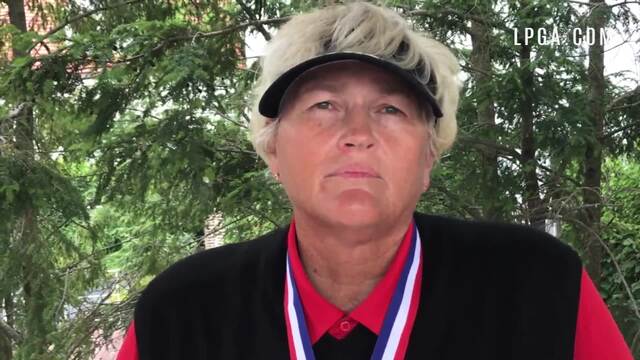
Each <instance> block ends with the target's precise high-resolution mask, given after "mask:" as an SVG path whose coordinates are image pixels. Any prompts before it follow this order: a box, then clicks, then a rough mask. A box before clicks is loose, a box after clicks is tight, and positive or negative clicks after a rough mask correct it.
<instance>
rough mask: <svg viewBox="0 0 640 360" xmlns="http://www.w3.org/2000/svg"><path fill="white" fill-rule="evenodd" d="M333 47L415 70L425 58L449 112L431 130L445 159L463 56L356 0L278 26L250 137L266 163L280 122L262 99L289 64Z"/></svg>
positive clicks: (451, 139)
mask: <svg viewBox="0 0 640 360" xmlns="http://www.w3.org/2000/svg"><path fill="white" fill-rule="evenodd" d="M403 41H404V42H405V43H406V45H408V46H407V49H406V50H407V51H406V52H405V53H404V55H403V56H402V57H400V58H398V57H395V58H392V57H393V55H394V54H395V53H396V51H397V50H398V47H399V46H400V44H401V43H402V42H403ZM327 49H329V51H332V52H333V51H355V52H363V53H367V54H372V55H376V56H378V57H382V58H384V59H386V60H388V61H391V62H393V63H395V64H396V65H398V66H400V67H401V68H404V69H407V70H413V69H415V68H416V67H417V66H418V65H419V64H420V63H421V62H422V63H423V64H426V66H424V67H422V68H423V69H424V73H423V74H420V76H421V77H422V78H423V80H425V81H424V82H426V80H428V79H429V77H430V76H435V79H436V81H437V89H436V93H435V94H434V95H435V98H436V100H437V102H438V104H439V105H440V108H441V110H442V113H443V116H442V117H441V118H438V121H437V124H436V125H435V128H434V129H430V130H431V131H430V133H431V135H430V136H429V138H430V148H431V151H432V153H433V155H434V157H435V159H436V160H437V159H439V158H440V156H441V155H442V153H443V152H444V151H446V150H448V149H449V148H450V147H451V145H453V142H454V140H455V137H456V133H457V129H458V127H457V124H456V110H457V107H458V99H459V90H460V82H459V80H458V77H457V75H458V72H459V69H460V68H459V66H458V62H457V59H456V58H455V56H454V55H453V53H452V52H451V50H449V49H448V48H447V47H446V46H445V45H443V44H442V43H440V42H438V41H436V40H434V39H433V38H431V36H430V35H428V34H427V33H418V32H415V31H413V30H412V29H411V28H410V26H409V24H408V23H407V22H406V21H405V20H404V18H402V16H400V15H399V14H398V13H396V12H395V11H393V10H391V9H389V8H386V7H384V6H376V5H373V4H369V3H366V2H361V1H356V2H351V3H348V4H344V5H332V6H329V7H325V8H321V9H317V10H314V11H311V12H308V13H304V14H299V15H296V16H293V17H292V18H291V19H290V20H289V21H288V22H287V23H286V24H284V25H282V27H281V28H280V29H279V30H278V32H277V34H276V35H275V36H274V37H273V38H272V39H271V41H270V42H269V43H268V44H267V46H266V52H265V56H263V57H262V58H261V59H260V66H261V69H262V72H261V75H260V78H259V79H258V81H257V83H256V85H255V87H254V90H253V96H254V97H253V104H252V113H251V118H250V138H251V142H252V143H253V146H254V148H255V149H256V152H257V153H258V155H260V157H261V158H262V159H263V160H265V162H266V160H267V159H266V154H267V153H269V152H270V151H271V150H270V149H269V148H270V144H272V141H273V138H274V137H275V134H276V130H277V124H278V121H271V120H273V119H270V118H267V117H264V116H262V115H261V114H260V113H259V111H258V102H259V101H260V98H261V97H262V95H263V94H264V92H265V91H266V90H267V88H268V87H269V86H270V85H271V84H272V83H273V82H274V81H275V80H276V79H277V78H278V77H279V76H280V75H282V74H283V73H284V72H285V71H287V70H288V69H289V68H291V67H293V66H295V65H297V64H299V63H301V62H302V61H305V60H307V59H310V58H312V57H315V56H317V55H320V54H323V53H325V52H327Z"/></svg>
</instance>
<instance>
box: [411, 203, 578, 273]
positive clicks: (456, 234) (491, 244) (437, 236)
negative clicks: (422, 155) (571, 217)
mask: <svg viewBox="0 0 640 360" xmlns="http://www.w3.org/2000/svg"><path fill="white" fill-rule="evenodd" d="M415 219H416V225H417V226H418V229H419V230H420V234H421V236H426V237H427V238H430V239H431V241H432V242H436V243H440V245H438V246H442V247H445V248H448V249H450V250H452V251H457V252H460V253H471V254H475V255H483V256H487V257H490V258H504V257H507V256H511V257H515V258H520V259H525V258H527V259H528V258H544V259H545V260H546V261H551V260H553V259H558V260H559V261H567V260H568V261H571V262H573V263H578V264H579V263H580V259H579V257H578V254H577V252H576V251H575V250H574V249H573V248H572V247H571V246H570V245H568V244H567V243H565V242H563V241H562V240H560V239H558V238H557V237H555V236H553V235H551V234H549V233H547V232H545V231H542V230H539V229H536V228H533V227H531V226H527V225H522V224H513V223H504V222H497V221H485V220H463V219H457V218H451V217H444V216H436V215H427V214H421V213H416V214H415Z"/></svg>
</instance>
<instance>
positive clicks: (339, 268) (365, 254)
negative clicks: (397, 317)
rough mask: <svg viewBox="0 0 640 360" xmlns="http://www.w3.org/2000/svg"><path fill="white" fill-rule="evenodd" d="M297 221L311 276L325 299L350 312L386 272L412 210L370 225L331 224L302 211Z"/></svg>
mask: <svg viewBox="0 0 640 360" xmlns="http://www.w3.org/2000/svg"><path fill="white" fill-rule="evenodd" d="M405 217H406V216H405ZM295 221H296V234H297V237H298V249H299V250H298V251H299V253H300V258H301V260H302V263H303V265H304V268H305V271H306V273H307V275H308V277H309V279H310V280H311V282H312V283H313V285H314V287H315V288H316V290H318V292H319V293H320V294H321V295H322V296H323V297H324V298H325V299H327V300H328V301H329V302H331V303H332V304H334V305H335V306H337V307H338V308H340V309H341V310H342V311H345V312H349V311H351V310H353V309H354V308H355V307H356V306H358V304H360V303H361V302H362V301H363V300H364V299H365V298H366V297H367V296H368V295H369V293H371V291H372V290H373V288H374V287H375V286H376V284H377V283H378V282H379V281H380V279H382V277H383V276H384V274H385V273H386V271H387V268H388V266H389V264H390V263H391V260H392V259H393V258H394V256H395V254H396V251H397V250H398V247H399V246H400V243H401V242H402V239H403V237H404V234H405V232H406V230H407V227H408V226H409V223H410V221H411V213H409V217H406V219H404V218H401V219H397V220H396V221H391V222H390V223H386V224H379V223H378V224H376V226H371V227H366V228H349V227H346V226H336V227H333V226H328V225H327V224H326V223H319V222H316V221H313V220H312V219H311V218H308V217H305V216H304V215H303V214H299V213H296V214H295Z"/></svg>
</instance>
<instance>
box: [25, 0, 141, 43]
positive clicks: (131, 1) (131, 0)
mask: <svg viewBox="0 0 640 360" xmlns="http://www.w3.org/2000/svg"><path fill="white" fill-rule="evenodd" d="M139 2H142V0H129V1H125V2H123V3H119V4H115V5H111V6H103V7H99V8H95V9H93V10H89V11H87V12H84V13H82V14H79V15H76V16H74V17H72V18H69V19H67V20H65V21H64V22H63V23H62V24H60V25H58V26H56V27H54V28H53V29H51V30H49V31H47V32H46V33H45V34H44V35H42V36H41V37H40V39H38V41H36V42H35V43H33V44H32V45H31V46H30V47H29V50H27V53H30V52H31V50H33V49H34V48H35V47H36V46H38V44H40V43H43V44H44V41H45V40H46V39H48V38H49V37H51V35H53V34H55V33H57V32H58V31H60V30H62V29H64V28H65V27H67V26H68V25H71V24H73V23H74V22H76V21H79V20H82V19H84V18H86V17H89V16H91V15H94V14H97V13H99V12H102V11H108V10H113V9H116V8H119V7H121V6H125V5H131V4H135V3H139ZM45 46H46V44H45Z"/></svg>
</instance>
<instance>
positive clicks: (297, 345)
mask: <svg viewBox="0 0 640 360" xmlns="http://www.w3.org/2000/svg"><path fill="white" fill-rule="evenodd" d="M421 264H422V249H421V241H420V234H419V233H418V229H417V227H416V226H415V223H414V227H413V234H412V237H411V249H410V252H409V256H407V259H406V261H405V263H404V265H403V268H402V273H401V275H400V279H399V280H398V284H397V285H396V289H395V291H394V293H393V297H392V298H391V303H390V304H389V307H388V308H387V312H386V314H385V318H384V322H383V324H382V329H381V330H380V335H378V340H377V341H376V345H375V347H374V350H373V354H372V355H371V359H372V360H379V359H381V360H399V359H404V355H405V352H406V350H407V349H406V347H407V344H408V342H409V336H410V335H411V329H412V328H413V322H414V320H415V313H416V311H417V307H418V302H419V292H420V288H419V287H420V281H417V280H418V277H419V276H422V274H420V270H421V269H422V267H421ZM412 315H413V316H412ZM284 317H285V322H286V324H287V337H288V339H289V353H290V358H291V360H314V359H315V357H314V354H313V348H312V344H311V339H310V338H309V331H308V329H307V324H306V322H305V318H304V312H303V309H302V303H301V302H300V297H299V295H298V289H297V287H296V283H295V279H294V278H293V274H292V273H291V265H290V260H289V253H287V274H286V283H285V298H284Z"/></svg>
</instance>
